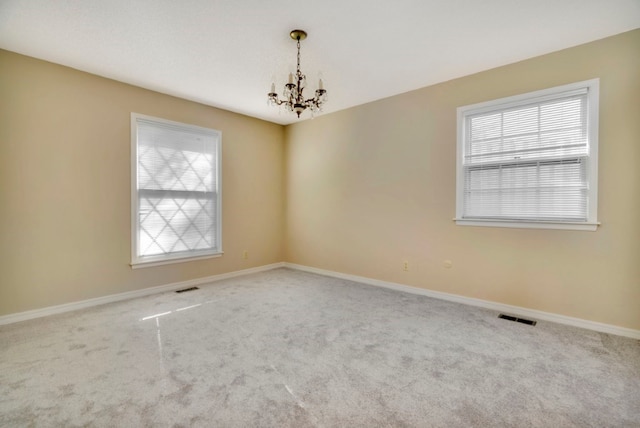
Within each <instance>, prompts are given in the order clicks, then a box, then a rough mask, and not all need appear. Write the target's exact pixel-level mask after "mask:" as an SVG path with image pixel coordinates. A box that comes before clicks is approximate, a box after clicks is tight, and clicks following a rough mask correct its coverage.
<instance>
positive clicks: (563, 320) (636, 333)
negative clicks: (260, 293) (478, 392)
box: [284, 263, 640, 340]
mask: <svg viewBox="0 0 640 428" xmlns="http://www.w3.org/2000/svg"><path fill="white" fill-rule="evenodd" d="M284 266H285V267H287V268H290V269H295V270H300V271H305V272H311V273H317V274H320V275H325V276H331V277H334V278H340V279H346V280H349V281H355V282H360V283H364V284H368V285H374V286H376V287H384V288H390V289H392V290H398V291H403V292H405V293H412V294H420V295H422V296H427V297H433V298H435V299H441V300H448V301H450V302H456V303H462V304H465V305H471V306H478V307H481V308H485V309H490V310H494V311H497V312H506V313H508V314H509V315H517V316H521V317H526V318H534V319H537V320H543V321H550V322H554V323H558V324H564V325H570V326H573V327H580V328H584V329H587V330H593V331H598V332H601V333H609V334H615V335H617V336H624V337H630V338H632V339H638V340H640V330H634V329H631V328H626V327H618V326H615V325H610V324H603V323H599V322H595V321H588V320H584V319H580V318H573V317H568V316H565V315H558V314H553V313H550V312H543V311H538V310H535V309H527V308H523V307H520V306H512V305H506V304H504V303H498V302H491V301H488V300H481V299H475V298H472V297H464V296H460V295H457V294H449V293H443V292H441V291H433V290H427V289H424V288H417V287H412V286H409V285H404V284H398V283H394V282H387V281H381V280H378V279H373V278H367V277H364V276H357V275H349V274H345V273H340V272H334V271H330V270H325V269H318V268H314V267H310V266H304V265H298V264H294V263H284Z"/></svg>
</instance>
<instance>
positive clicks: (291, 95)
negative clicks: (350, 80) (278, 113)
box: [267, 30, 327, 117]
mask: <svg viewBox="0 0 640 428" xmlns="http://www.w3.org/2000/svg"><path fill="white" fill-rule="evenodd" d="M289 35H290V36H291V38H292V39H293V40H295V41H296V44H297V47H298V65H297V67H296V73H295V75H294V74H293V73H289V81H288V83H287V84H285V85H284V91H283V99H280V98H278V94H277V93H276V85H275V83H271V92H269V94H267V96H268V97H269V98H268V100H269V104H271V105H273V106H276V105H277V106H282V105H284V107H285V108H286V109H287V110H289V111H291V112H295V113H296V114H297V115H298V117H300V114H302V113H303V112H304V111H305V110H306V109H307V108H308V109H309V110H311V112H312V114H313V113H318V112H321V111H322V105H323V104H324V103H326V102H327V91H326V90H325V89H324V87H323V82H322V79H318V89H316V91H315V95H314V97H313V98H309V99H306V100H305V99H304V95H303V93H302V91H303V90H304V88H305V87H306V85H307V78H306V76H305V75H304V74H302V71H300V40H304V39H306V38H307V33H306V32H305V31H304V30H293V31H291V33H289Z"/></svg>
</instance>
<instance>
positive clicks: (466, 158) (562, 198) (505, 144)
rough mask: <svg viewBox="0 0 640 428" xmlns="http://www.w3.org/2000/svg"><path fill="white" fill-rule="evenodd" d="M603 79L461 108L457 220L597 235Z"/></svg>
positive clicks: (476, 223)
mask: <svg viewBox="0 0 640 428" xmlns="http://www.w3.org/2000/svg"><path fill="white" fill-rule="evenodd" d="M598 91H599V80H598V79H594V80H589V81H586V82H580V83H575V84H570V85H565V86H561V87H556V88H552V89H547V90H543V91H537V92H532V93H528V94H524V95H519V96H515V97H509V98H503V99H499V100H495V101H490V102H486V103H481V104H475V105H470V106H465V107H460V108H458V154H457V179H456V181H457V183H456V184H457V195H456V196H457V197H456V222H457V224H460V225H472V226H498V227H532V228H545V229H574V230H596V227H597V225H598V222H597V205H598V200H597V197H598V196H597V183H598Z"/></svg>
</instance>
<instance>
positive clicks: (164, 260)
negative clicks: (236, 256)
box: [129, 252, 224, 269]
mask: <svg viewBox="0 0 640 428" xmlns="http://www.w3.org/2000/svg"><path fill="white" fill-rule="evenodd" d="M222 255H224V252H219V253H209V254H201V255H193V256H186V257H184V256H180V257H157V256H156V257H153V258H152V257H149V258H148V259H145V260H137V261H134V262H131V263H130V264H129V266H131V269H140V268H147V267H154V266H162V265H169V264H174V263H182V262H191V261H194V260H204V259H211V258H215V257H221V256H222Z"/></svg>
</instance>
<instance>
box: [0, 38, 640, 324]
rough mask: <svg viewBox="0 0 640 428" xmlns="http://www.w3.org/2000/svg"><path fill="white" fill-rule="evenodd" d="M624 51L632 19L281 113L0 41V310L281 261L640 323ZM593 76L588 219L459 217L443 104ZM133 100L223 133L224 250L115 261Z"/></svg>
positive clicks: (632, 69)
mask: <svg viewBox="0 0 640 428" xmlns="http://www.w3.org/2000/svg"><path fill="white" fill-rule="evenodd" d="M638 52H640V30H636V31H633V32H630V33H626V34H622V35H619V36H616V37H612V38H608V39H604V40H601V41H597V42H594V43H590V44H587V45H583V46H579V47H575V48H572V49H568V50H565V51H561V52H557V53H553V54H550V55H546V56H543V57H539V58H534V59H531V60H527V61H524V62H520V63H517V64H512V65H508V66H505V67H501V68H498V69H494V70H490V71H487V72H483V73H479V74H476V75H472V76H467V77H464V78H461V79H456V80H453V81H450V82H446V83H443V84H439V85H435V86H431V87H427V88H424V89H421V90H417V91H413V92H410V93H406V94H403V95H399V96H396V97H392V98H388V99H385V100H381V101H378V102H375V103H370V104H367V105H364V106H360V107H356V108H353V109H349V110H345V111H341V112H338V113H334V114H329V115H324V116H320V117H317V118H316V119H315V120H312V121H305V122H301V123H299V124H296V125H293V126H289V127H286V128H283V127H281V126H279V125H275V124H269V123H267V122H263V121H260V120H257V119H252V118H248V117H245V116H241V115H238V114H234V113H230V112H227V111H223V110H219V109H215V108H211V107H207V106H204V105H201V104H197V103H193V102H189V101H185V100H181V99H178V98H174V97H170V96H167V95H162V94H159V93H155V92H152V91H147V90H144V89H141V88H136V87H133V86H129V85H125V84H122V83H118V82H115V81H112V80H108V79H103V78H100V77H97V76H93V75H90V74H87V73H82V72H78V71H75V70H72V69H69V68H65V67H61V66H57V65H54V64H50V63H46V62H43V61H39V60H35V59H32V58H28V57H24V56H20V55H17V54H13V53H10V52H6V51H1V50H0V316H1V315H6V314H11V313H16V312H21V311H26V310H30V309H38V308H43V307H47V306H52V305H58V304H62V303H69V302H73V301H78V300H84V299H89V298H93V297H100V296H105V295H110V294H115V293H122V292H126V291H132V290H138V289H142V288H146V287H151V286H155V285H162V284H167V283H171V282H176V281H183V280H188V279H193V278H199V277H205V276H209V275H215V274H219V273H225V272H230V271H236V270H240V269H245V268H250V267H254V266H261V265H266V264H270V263H274V262H280V261H283V260H286V261H289V262H293V263H299V264H303V265H308V266H314V267H319V268H323V269H329V270H334V271H338V272H343V273H349V274H356V275H361V276H366V277H371V278H376V279H381V280H387V281H393V282H398V283H403V284H408V285H412V286H416V287H422V288H428V289H432V290H438V291H444V292H447V293H454V294H459V295H463V296H469V297H477V298H481V299H487V300H492V301H496V302H502V303H507V304H512V305H518V306H523V307H527V308H533V309H538V310H543V311H548V312H552V313H557V314H564V315H568V316H572V317H578V318H583V319H587V320H592V321H598V322H603V323H608V324H613V325H618V326H623V327H629V328H634V329H640V310H638V302H640V223H639V222H638V221H637V214H636V213H637V212H640V172H638V168H636V165H635V163H636V162H637V161H638V160H639V159H640V120H638V118H640V103H639V102H638V99H640V55H638ZM594 77H600V79H601V88H600V89H601V104H600V112H601V117H600V177H599V186H600V194H599V197H600V200H599V217H600V221H601V222H602V226H601V227H600V228H599V230H598V231H597V232H574V231H553V230H525V229H498V228H480V227H463V226H456V225H455V224H454V223H453V221H452V218H453V216H454V214H455V149H456V141H455V130H456V123H455V120H456V117H455V112H456V107H458V106H461V105H467V104H472V103H476V102H480V101H486V100H490V99H495V98H499V97H504V96H509V95H514V94H519V93H523V92H528V91H533V90H537V89H543V88H548V87H552V86H556V85H561V84H565V83H570V82H575V81H581V80H586V79H591V78H594ZM132 111H133V112H138V113H142V114H147V115H151V116H157V117H162V118H166V119H169V120H175V121H180V122H185V123H191V124H195V125H199V126H205V127H211V128H215V129H218V130H221V131H222V132H223V198H224V200H223V204H224V205H223V237H224V250H225V255H224V256H223V257H221V258H217V259H209V260H201V261H194V262H188V263H181V264H174V265H167V266H160V267H153V268H144V269H136V270H132V269H131V268H130V267H129V265H128V263H129V261H130V233H131V232H130V212H129V209H130V159H129V158H130V129H129V127H130V113H131V112H132ZM285 225H286V227H285ZM245 249H246V250H248V251H249V255H250V257H249V260H242V258H241V255H242V251H243V250H245ZM404 260H407V261H408V262H409V271H408V272H404V271H403V270H402V263H403V261H404ZM445 260H451V261H452V262H453V266H452V268H450V269H447V268H445V267H444V266H443V262H444V261H445Z"/></svg>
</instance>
